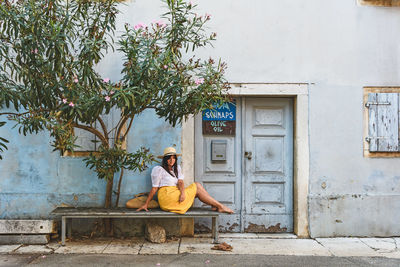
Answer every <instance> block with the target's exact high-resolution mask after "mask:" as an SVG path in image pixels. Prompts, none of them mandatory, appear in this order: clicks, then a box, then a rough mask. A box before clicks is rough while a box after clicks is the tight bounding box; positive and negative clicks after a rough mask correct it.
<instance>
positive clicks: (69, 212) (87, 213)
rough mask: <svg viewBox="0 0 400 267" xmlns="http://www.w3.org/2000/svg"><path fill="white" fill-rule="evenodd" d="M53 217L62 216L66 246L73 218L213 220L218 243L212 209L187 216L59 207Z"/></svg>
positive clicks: (120, 209) (216, 222)
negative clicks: (205, 218) (70, 220)
mask: <svg viewBox="0 0 400 267" xmlns="http://www.w3.org/2000/svg"><path fill="white" fill-rule="evenodd" d="M51 214H52V215H55V216H61V244H62V245H63V246H65V235H66V228H67V219H73V218H201V217H211V218H212V237H213V239H214V243H218V216H219V214H220V213H219V212H217V211H213V210H211V209H201V208H191V209H190V210H189V211H187V212H186V213H185V214H177V213H173V212H167V211H163V210H160V209H149V211H136V210H135V209H127V208H107V209H106V208H84V207H79V208H68V207H59V208H56V209H55V210H53V211H52V212H51ZM71 233H72V229H71V222H70V223H69V224H68V236H69V237H71Z"/></svg>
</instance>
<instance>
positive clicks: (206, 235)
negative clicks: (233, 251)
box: [194, 233, 298, 239]
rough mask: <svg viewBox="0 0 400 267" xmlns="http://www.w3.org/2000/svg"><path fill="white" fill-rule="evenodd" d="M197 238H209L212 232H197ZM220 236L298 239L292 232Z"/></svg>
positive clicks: (221, 234) (222, 235)
mask: <svg viewBox="0 0 400 267" xmlns="http://www.w3.org/2000/svg"><path fill="white" fill-rule="evenodd" d="M194 237H195V238H209V237H211V234H210V233H200V234H195V235H194ZM219 237H220V238H233V239H297V238H298V237H297V235H295V234H291V233H276V234H275V233H273V234H270V233H219Z"/></svg>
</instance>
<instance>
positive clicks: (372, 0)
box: [358, 0, 400, 6]
mask: <svg viewBox="0 0 400 267" xmlns="http://www.w3.org/2000/svg"><path fill="white" fill-rule="evenodd" d="M358 3H359V4H360V5H366V6H400V0H358Z"/></svg>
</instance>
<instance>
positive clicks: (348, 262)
mask: <svg viewBox="0 0 400 267" xmlns="http://www.w3.org/2000/svg"><path fill="white" fill-rule="evenodd" d="M0 266H58V267H61V266H74V267H80V266H96V267H97V266H174V267H175V266H203V267H204V266H223V267H231V266H318V267H320V266H380V267H381V266H400V259H388V258H374V257H343V258H342V257H311V256H266V255H206V254H179V255H115V254H113V255H105V254H101V255H97V254H91V255H89V254H84V255H83V254H65V255H64V254H50V255H26V254H24V255H0Z"/></svg>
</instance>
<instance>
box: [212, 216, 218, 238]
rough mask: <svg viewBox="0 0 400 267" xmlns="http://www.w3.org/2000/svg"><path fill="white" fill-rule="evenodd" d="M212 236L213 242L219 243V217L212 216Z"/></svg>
mask: <svg viewBox="0 0 400 267" xmlns="http://www.w3.org/2000/svg"><path fill="white" fill-rule="evenodd" d="M212 237H213V239H214V240H213V243H214V244H219V240H218V217H212Z"/></svg>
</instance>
